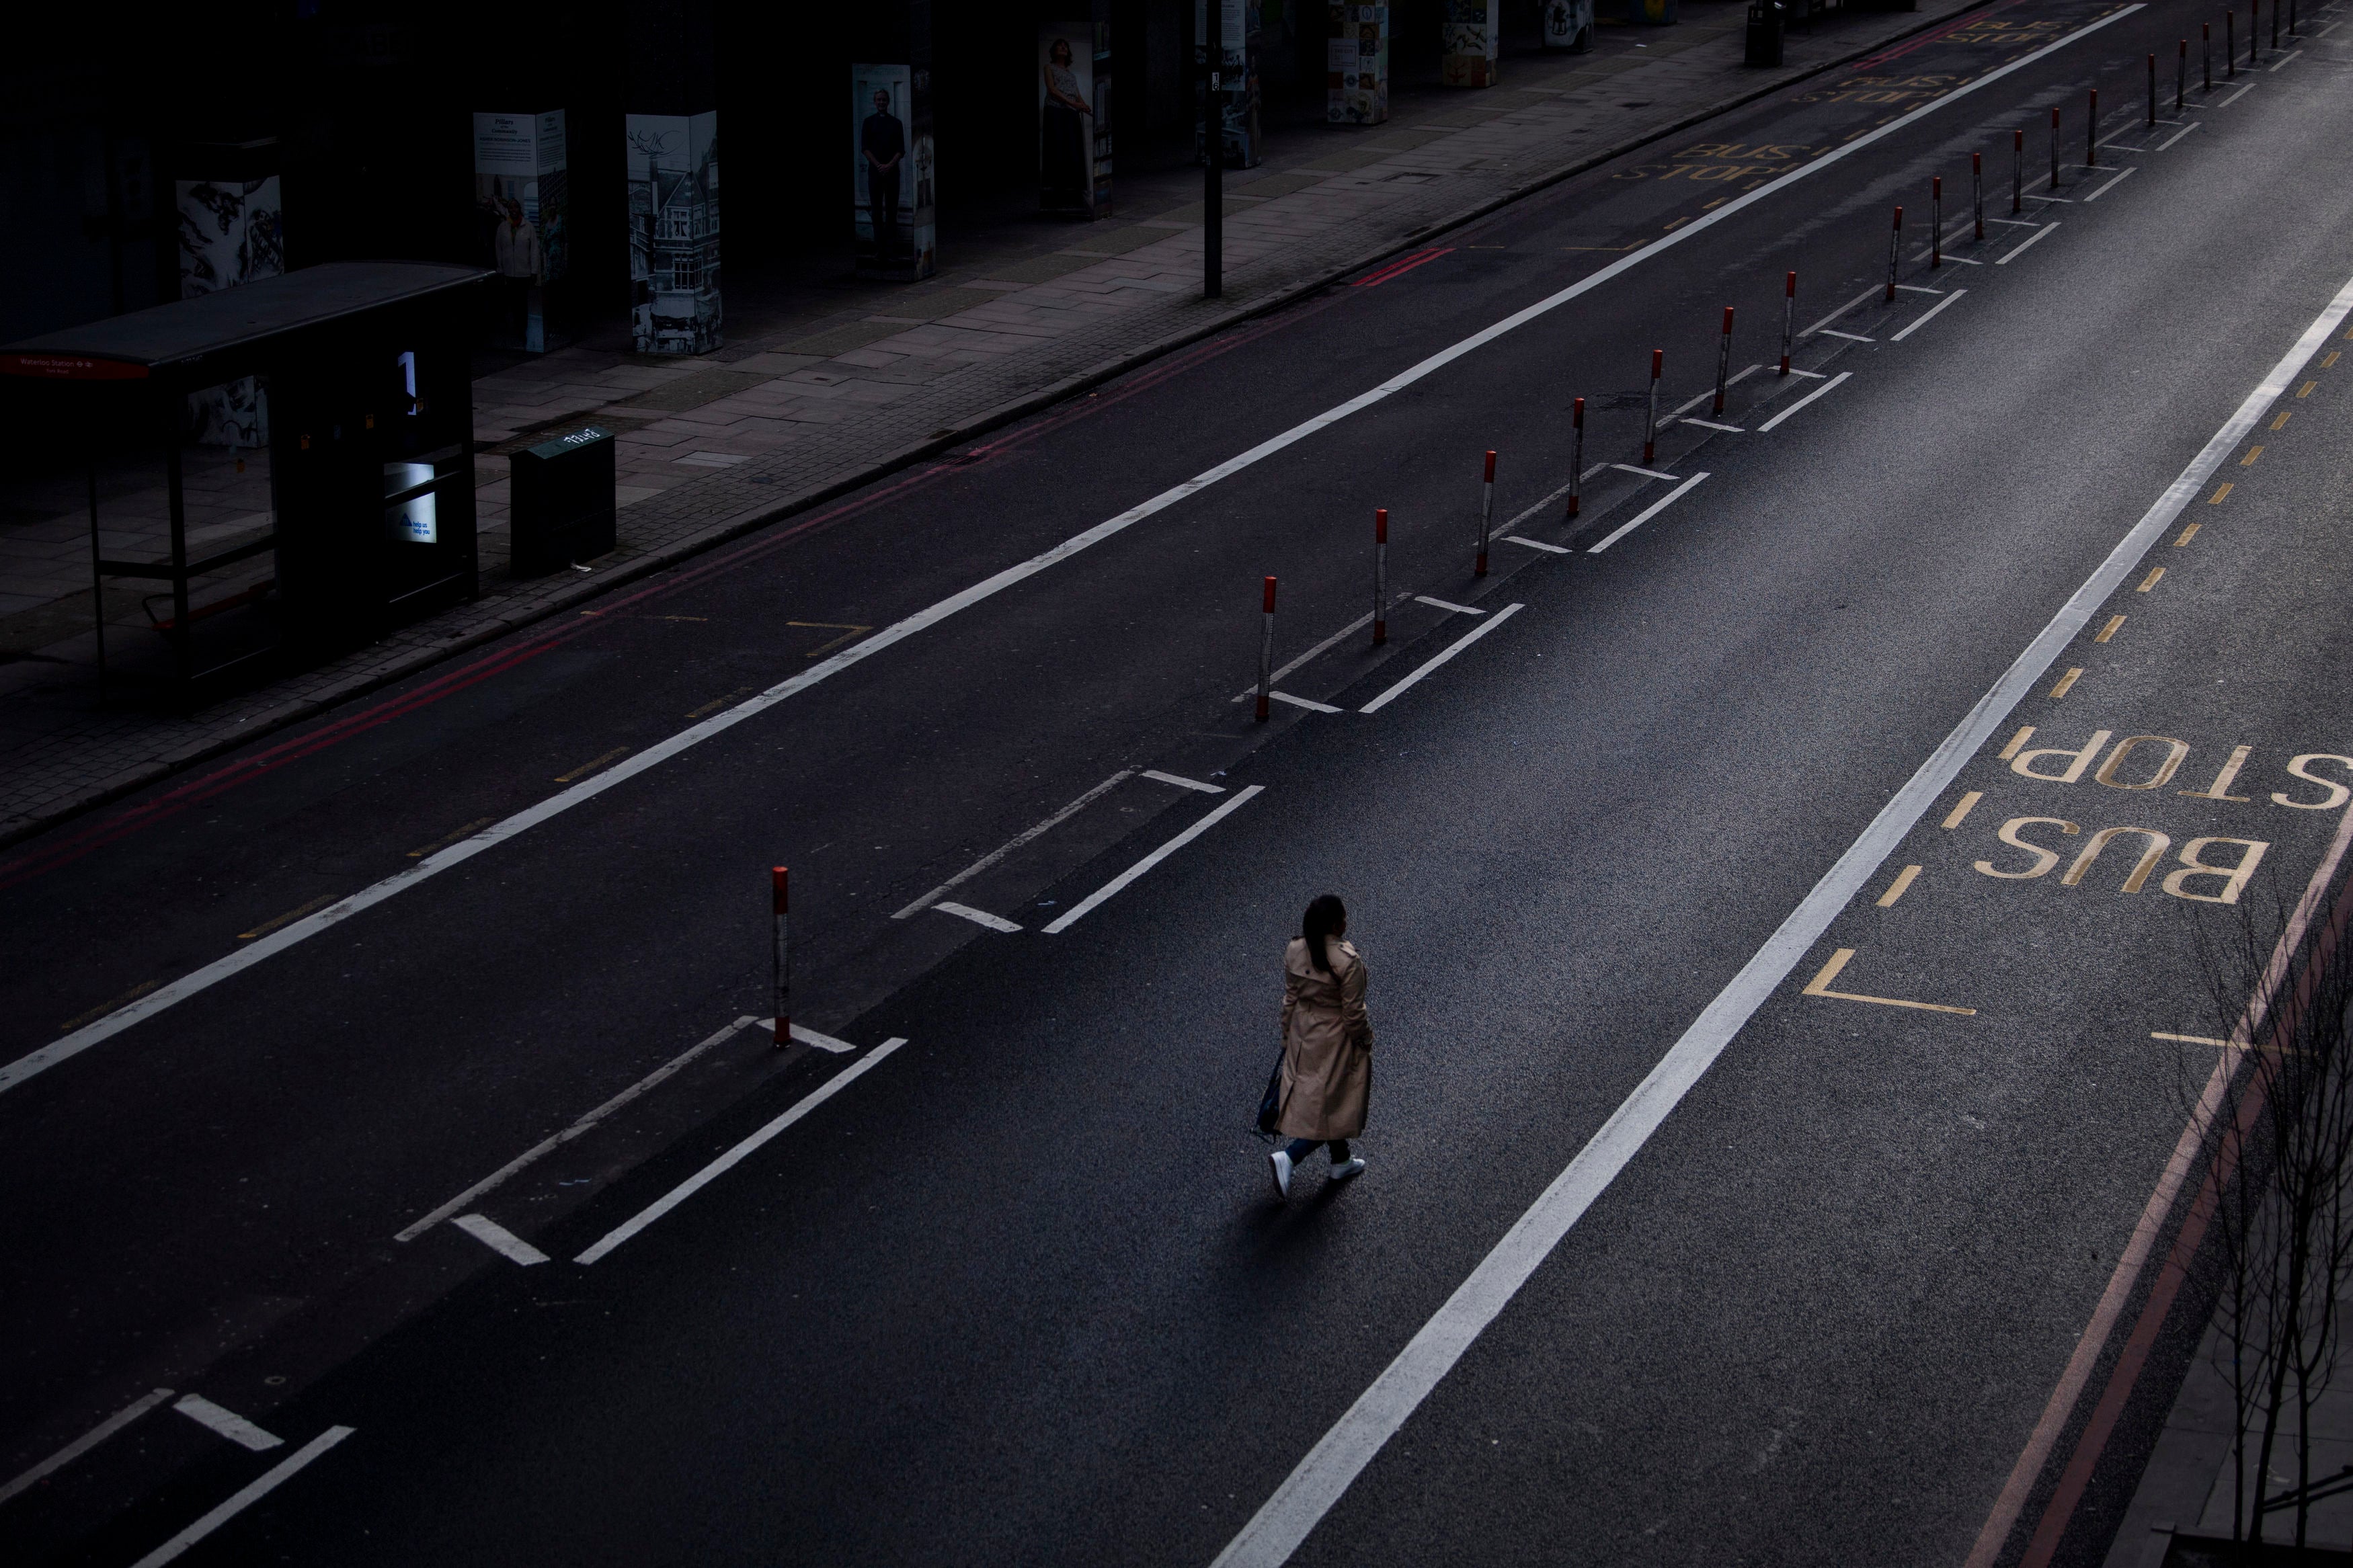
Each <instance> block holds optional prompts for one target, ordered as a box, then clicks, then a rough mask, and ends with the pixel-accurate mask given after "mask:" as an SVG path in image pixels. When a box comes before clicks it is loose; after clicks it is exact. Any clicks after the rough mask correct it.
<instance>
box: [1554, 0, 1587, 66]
mask: <svg viewBox="0 0 2353 1568" xmlns="http://www.w3.org/2000/svg"><path fill="white" fill-rule="evenodd" d="M1544 47H1546V48H1548V49H1575V50H1577V51H1578V52H1579V53H1582V52H1584V51H1586V50H1588V49H1590V48H1592V47H1593V0H1545V8H1544Z"/></svg>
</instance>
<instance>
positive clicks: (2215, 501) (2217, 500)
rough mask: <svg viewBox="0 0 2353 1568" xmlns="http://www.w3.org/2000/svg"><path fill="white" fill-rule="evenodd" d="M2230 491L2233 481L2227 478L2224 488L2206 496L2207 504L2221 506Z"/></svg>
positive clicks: (2259, 449) (2250, 459)
mask: <svg viewBox="0 0 2353 1568" xmlns="http://www.w3.org/2000/svg"><path fill="white" fill-rule="evenodd" d="M2255 449H2256V450H2257V451H2261V450H2263V448H2262V447H2256V448H2255ZM2253 460H2254V459H2253V458H2249V459H2248V461H2250V462H2253ZM2230 493H2231V483H2230V481H2229V480H2228V479H2225V480H2224V481H2222V488H2221V489H2218V490H2216V491H2215V492H2214V493H2213V494H2212V495H2211V496H2208V497H2207V498H2206V504H2207V505H2208V506H2221V504H2222V498H2223V497H2224V496H2226V495H2229V494H2230Z"/></svg>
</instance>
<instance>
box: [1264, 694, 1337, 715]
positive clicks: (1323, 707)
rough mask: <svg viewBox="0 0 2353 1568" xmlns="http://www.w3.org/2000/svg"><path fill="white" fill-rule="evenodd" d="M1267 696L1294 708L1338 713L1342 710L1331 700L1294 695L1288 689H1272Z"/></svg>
mask: <svg viewBox="0 0 2353 1568" xmlns="http://www.w3.org/2000/svg"><path fill="white" fill-rule="evenodd" d="M1267 697H1268V699H1269V700H1271V701H1275V702H1287V703H1289V704H1290V705H1291V706H1292V707H1293V708H1304V709H1306V710H1308V711H1309V712H1310V713H1337V712H1338V711H1340V710H1338V709H1337V708H1335V707H1333V706H1332V705H1331V704H1330V703H1329V702H1317V701H1314V700H1312V699H1310V698H1305V697H1293V695H1292V694H1291V693H1290V692H1288V691H1270V692H1268V693H1267Z"/></svg>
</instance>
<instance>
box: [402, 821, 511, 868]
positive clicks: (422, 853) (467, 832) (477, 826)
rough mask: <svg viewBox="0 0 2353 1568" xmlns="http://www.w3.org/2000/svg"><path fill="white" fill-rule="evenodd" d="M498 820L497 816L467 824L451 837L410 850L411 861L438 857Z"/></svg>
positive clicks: (438, 839)
mask: <svg viewBox="0 0 2353 1568" xmlns="http://www.w3.org/2000/svg"><path fill="white" fill-rule="evenodd" d="M497 820H498V818H497V817H495V816H485V817H481V818H480V819H479V820H477V821H473V822H470V823H468V824H466V826H463V827H461V828H459V829H458V831H457V832H455V833H452V834H451V835H449V836H448V837H447V838H437V839H435V840H434V841H433V842H432V843H430V844H427V846H426V847H424V848H422V849H412V850H410V851H409V852H408V858H409V859H411V860H422V859H424V858H426V857H427V855H438V854H439V853H440V852H441V851H442V850H444V849H447V848H448V847H449V846H451V845H452V844H455V843H457V842H458V840H459V839H460V838H466V837H471V836H472V835H474V834H477V833H480V831H481V830H482V829H483V828H485V827H488V826H490V825H491V823H493V822H496V821H497Z"/></svg>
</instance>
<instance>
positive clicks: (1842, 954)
mask: <svg viewBox="0 0 2353 1568" xmlns="http://www.w3.org/2000/svg"><path fill="white" fill-rule="evenodd" d="M1853 956H1854V949H1852V948H1851V947H1842V948H1840V949H1839V950H1838V951H1837V952H1834V953H1832V954H1831V961H1830V962H1829V963H1825V964H1823V965H1822V971H1821V973H1820V974H1817V975H1815V976H1814V977H1813V978H1812V979H1811V980H1809V981H1807V982H1806V989H1805V994H1807V995H1809V996H1827V997H1829V998H1830V999H1831V1000H1832V1001H1835V1002H1870V1003H1874V1004H1876V1005H1879V1006H1882V1007H1915V1008H1917V1009H1919V1010H1920V1011H1921V1012H1923V1013H1958V1014H1960V1015H1961V1016H1963V1017H1965V1018H1974V1017H1976V1016H1977V1012H1978V1010H1977V1009H1976V1008H1975V1007H1947V1005H1945V1004H1943V1003H1942V1002H1906V1001H1905V1000H1903V999H1902V998H1901V997H1896V996H1865V995H1863V994H1862V993H1860V992H1855V991H1833V990H1831V988H1830V986H1831V981H1833V980H1836V979H1837V978H1838V976H1839V971H1840V970H1841V969H1844V968H1845V967H1846V961H1847V960H1848V959H1850V958H1852V957H1853Z"/></svg>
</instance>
